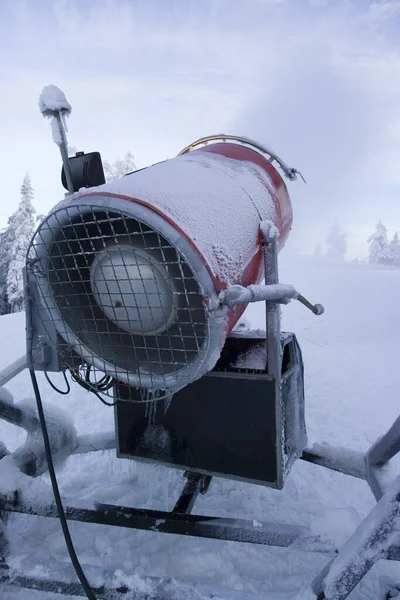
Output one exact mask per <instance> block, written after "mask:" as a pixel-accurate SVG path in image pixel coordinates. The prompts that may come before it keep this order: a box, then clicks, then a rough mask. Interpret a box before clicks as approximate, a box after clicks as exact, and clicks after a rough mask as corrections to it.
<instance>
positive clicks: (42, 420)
mask: <svg viewBox="0 0 400 600" xmlns="http://www.w3.org/2000/svg"><path fill="white" fill-rule="evenodd" d="M29 374H30V376H31V380H32V385H33V391H34V392H35V398H36V404H37V409H38V414H39V421H40V426H41V428H42V434H43V442H44V449H45V453H46V460H47V466H48V468H49V475H50V479H51V485H52V488H53V494H54V500H55V503H56V507H57V512H58V518H59V520H60V523H61V528H62V531H63V534H64V539H65V544H66V546H67V550H68V554H69V557H70V559H71V562H72V565H73V567H74V569H75V572H76V574H77V576H78V579H79V581H80V582H81V585H82V587H83V589H84V592H85V594H86V596H87V597H88V598H89V600H96V596H95V595H94V593H93V590H92V588H91V587H90V584H89V582H88V580H87V579H86V575H85V573H84V572H83V570H82V567H81V565H80V562H79V560H78V557H77V555H76V552H75V548H74V545H73V542H72V539H71V534H70V532H69V529H68V523H67V519H66V517H65V512H64V507H63V504H62V500H61V496H60V490H59V489H58V483H57V477H56V472H55V470H54V464H53V459H52V456H51V447H50V440H49V434H48V431H47V425H46V420H45V417H44V411H43V404H42V399H41V396H40V391H39V386H38V382H37V379H36V375H35V372H34V371H33V370H32V369H29Z"/></svg>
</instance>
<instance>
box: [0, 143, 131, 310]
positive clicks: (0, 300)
mask: <svg viewBox="0 0 400 600" xmlns="http://www.w3.org/2000/svg"><path fill="white" fill-rule="evenodd" d="M69 154H70V156H71V155H73V154H74V149H73V148H70V151H69ZM135 170H136V166H135V162H134V157H133V156H132V154H131V153H130V152H127V153H126V155H125V157H124V158H123V159H122V160H120V159H117V160H116V161H115V162H114V163H109V162H107V161H104V174H105V177H106V180H107V181H114V180H115V179H120V178H121V177H123V176H124V175H125V174H127V173H130V172H131V171H135ZM33 201H34V193H33V188H32V183H31V179H30V176H29V173H27V174H26V175H25V177H24V180H23V182H22V186H21V192H20V201H19V204H18V208H17V210H16V211H15V212H14V213H13V214H12V215H11V216H10V217H9V218H8V221H7V226H6V227H5V228H4V229H2V230H0V315H5V314H8V313H13V312H18V311H21V310H24V308H25V306H24V287H23V268H24V265H25V262H26V254H27V252H28V248H29V244H30V242H31V240H32V237H33V235H34V233H35V230H36V227H37V223H38V221H42V220H43V219H44V218H45V217H44V216H43V215H37V214H36V209H35V207H34V205H33Z"/></svg>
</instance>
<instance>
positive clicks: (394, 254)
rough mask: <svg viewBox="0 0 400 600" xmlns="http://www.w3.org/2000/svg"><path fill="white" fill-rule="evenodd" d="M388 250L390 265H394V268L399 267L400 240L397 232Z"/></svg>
mask: <svg viewBox="0 0 400 600" xmlns="http://www.w3.org/2000/svg"><path fill="white" fill-rule="evenodd" d="M388 250H389V258H390V264H392V265H395V266H396V267H400V239H399V234H398V233H397V231H396V233H395V234H394V236H393V239H392V240H391V242H390V244H389V248H388Z"/></svg>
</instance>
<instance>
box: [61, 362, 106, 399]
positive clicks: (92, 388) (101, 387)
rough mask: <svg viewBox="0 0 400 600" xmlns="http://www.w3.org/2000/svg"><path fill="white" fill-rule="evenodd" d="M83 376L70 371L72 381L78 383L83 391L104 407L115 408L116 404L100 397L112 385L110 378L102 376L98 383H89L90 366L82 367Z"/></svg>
mask: <svg viewBox="0 0 400 600" xmlns="http://www.w3.org/2000/svg"><path fill="white" fill-rule="evenodd" d="M83 368H84V371H85V372H84V376H83V377H82V376H81V374H80V373H79V367H78V371H75V370H73V369H70V373H71V377H72V379H73V380H74V381H75V382H76V383H78V384H79V385H80V386H81V387H83V388H84V389H85V390H87V391H89V392H92V394H94V395H95V396H96V397H97V398H98V399H99V400H100V402H102V403H103V404H105V405H106V406H115V405H116V402H108V401H107V400H105V399H104V398H102V397H101V396H100V394H105V393H106V392H107V391H108V390H109V389H110V388H112V387H113V385H114V380H113V379H112V377H109V376H108V375H104V376H103V377H102V378H101V379H100V380H99V381H91V379H90V370H91V366H90V365H85V366H84V367H83Z"/></svg>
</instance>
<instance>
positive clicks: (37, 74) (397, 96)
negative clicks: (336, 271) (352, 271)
mask: <svg viewBox="0 0 400 600" xmlns="http://www.w3.org/2000/svg"><path fill="white" fill-rule="evenodd" d="M0 81H1V94H0V134H1V142H2V143H1V146H0V198H1V203H0V225H2V224H4V223H5V221H6V218H7V217H8V216H9V215H10V214H11V212H12V211H13V210H15V208H16V206H17V204H18V201H19V189H20V185H21V182H22V179H23V177H24V175H25V173H26V172H29V173H30V175H31V178H32V184H33V187H34V191H35V204H36V208H37V210H38V211H39V212H43V213H45V212H47V211H48V210H50V208H51V207H52V206H53V205H54V204H55V203H56V202H57V201H58V200H59V199H61V197H62V196H63V190H62V188H61V185H60V182H59V179H60V157H59V153H58V148H57V147H56V146H55V145H54V143H52V141H51V135H50V127H49V122H47V121H46V120H44V119H43V117H42V116H41V114H40V112H39V109H38V106H37V102H38V98H39V94H40V92H41V90H42V88H43V87H44V86H45V85H47V84H54V85H57V86H58V87H60V88H61V89H62V90H63V91H64V92H65V94H66V96H67V98H68V100H69V102H70V103H71V105H72V115H71V117H70V119H69V121H68V127H69V132H68V136H69V142H70V144H71V145H73V146H75V147H77V148H78V149H80V150H85V151H92V150H98V151H100V152H101V154H102V156H103V158H106V159H108V160H114V159H115V158H117V156H120V157H122V155H123V154H125V152H126V151H127V150H131V151H132V153H133V154H134V155H135V157H136V162H137V165H138V166H140V167H141V166H146V165H148V164H151V163H154V162H156V161H158V160H163V159H165V158H166V157H172V156H174V155H175V154H177V153H178V152H179V151H180V150H181V149H182V148H183V147H184V146H186V145H187V144H189V143H190V142H191V141H193V140H194V139H196V138H198V137H201V136H203V135H208V134H210V133H218V132H225V133H234V134H242V135H246V136H250V137H253V138H255V139H256V140H258V141H260V142H263V143H265V144H267V145H270V146H272V147H273V148H274V149H275V151H276V152H277V153H278V154H279V155H280V156H281V157H282V158H283V159H284V160H285V161H286V162H287V163H289V164H290V165H292V166H294V167H296V168H298V169H299V170H300V171H301V172H302V173H303V174H304V177H305V179H306V180H307V183H306V184H303V183H302V182H296V183H292V184H289V187H290V193H291V197H292V201H293V206H294V212H295V222H294V228H293V235H292V240H291V242H290V245H291V246H290V245H289V246H290V247H292V248H295V249H296V250H298V249H305V250H306V251H310V250H312V248H313V247H314V246H315V245H316V243H318V242H323V241H324V239H325V237H326V231H327V228H328V226H329V224H330V222H332V221H333V220H334V219H335V218H337V219H338V220H339V222H340V224H341V225H342V227H343V228H344V229H345V230H346V231H347V232H348V233H349V237H350V239H349V242H350V247H349V250H350V252H349V254H350V256H355V255H357V254H359V255H363V254H365V253H366V244H365V238H366V236H367V235H368V233H369V232H370V231H371V229H372V228H373V227H374V224H375V222H376V221H377V220H378V219H379V218H381V219H382V221H383V222H385V223H386V224H387V225H388V228H389V233H390V234H393V233H394V231H395V230H396V229H398V230H400V168H399V165H400V0H382V1H376V2H370V1H369V0H81V1H79V0H78V1H76V2H75V1H74V0H60V1H57V0H37V1H29V0H25V1H21V0H0Z"/></svg>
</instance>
